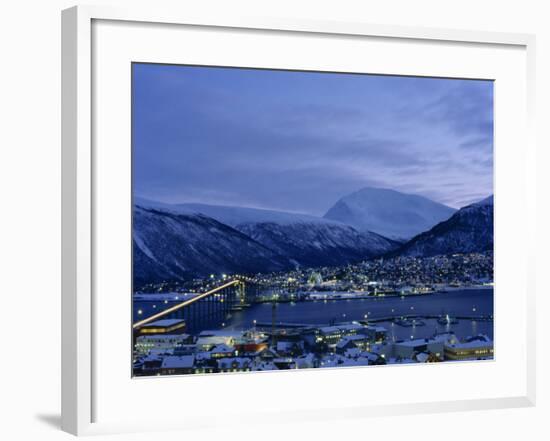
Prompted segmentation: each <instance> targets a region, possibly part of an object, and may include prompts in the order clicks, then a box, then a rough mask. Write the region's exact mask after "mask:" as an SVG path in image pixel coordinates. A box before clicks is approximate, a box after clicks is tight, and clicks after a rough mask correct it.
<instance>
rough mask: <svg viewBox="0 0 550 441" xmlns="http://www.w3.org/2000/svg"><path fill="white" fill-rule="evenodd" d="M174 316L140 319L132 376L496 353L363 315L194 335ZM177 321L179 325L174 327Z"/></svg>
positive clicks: (483, 345)
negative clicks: (400, 336) (400, 335)
mask: <svg viewBox="0 0 550 441" xmlns="http://www.w3.org/2000/svg"><path fill="white" fill-rule="evenodd" d="M177 322H178V320H163V321H159V322H154V323H151V324H150V325H148V326H144V327H143V328H142V330H141V334H140V335H138V336H137V337H136V340H135V341H136V342H135V347H134V375H136V376H149V375H177V374H202V373H219V372H245V371H272V370H285V369H307V368H331V367H352V366H372V365H386V364H408V363H436V362H441V361H461V360H487V359H491V358H493V342H492V340H490V339H489V337H487V336H486V335H477V336H472V337H468V338H464V339H459V338H457V336H456V335H455V334H454V333H452V332H443V333H439V334H434V335H433V336H432V337H430V338H422V339H410V340H398V341H392V340H391V339H389V338H388V332H387V329H386V328H385V327H383V326H379V325H374V324H369V323H368V322H366V321H363V322H347V323H338V324H335V325H332V326H322V327H316V326H306V325H304V326H297V325H289V326H283V327H277V328H276V329H273V328H270V327H269V326H268V325H262V324H258V325H255V326H254V327H253V328H252V329H248V330H245V331H234V330H223V329H222V330H205V331H202V332H200V333H199V334H198V335H196V336H193V335H189V334H186V333H171V332H166V331H167V329H169V328H170V327H172V328H173V327H175V326H176V325H177ZM176 327H177V326H176Z"/></svg>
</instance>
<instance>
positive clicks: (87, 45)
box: [62, 6, 535, 435]
mask: <svg viewBox="0 0 550 441" xmlns="http://www.w3.org/2000/svg"><path fill="white" fill-rule="evenodd" d="M98 22H104V23H108V24H113V23H117V24H120V25H123V26H125V25H132V24H137V25H139V26H141V25H144V26H145V25H154V27H155V28H156V29H157V31H158V30H159V29H162V28H163V27H171V28H173V27H174V26H176V27H177V26H182V27H185V26H187V27H193V28H200V29H206V30H207V31H209V32H216V31H217V30H238V31H239V32H247V31H252V30H253V31H254V32H281V33H284V36H285V39H291V40H292V38H294V37H298V36H303V35H311V36H332V37H350V36H353V37H354V38H356V39H361V38H365V39H369V38H370V39H379V40H380V39H381V40H383V41H393V40H400V41H402V42H407V44H410V46H411V50H412V51H414V50H416V49H415V47H416V46H415V45H422V44H425V43H430V44H452V45H467V46H468V47H472V48H473V47H478V48H479V47H484V48H488V49H490V50H495V51H499V50H504V49H507V48H508V49H511V50H512V51H516V52H518V53H519V52H521V54H522V55H521V56H518V57H517V59H518V60H523V61H522V65H521V66H516V67H517V70H518V75H519V76H518V77H517V78H521V79H522V81H523V80H524V82H525V84H523V83H522V84H523V86H525V90H524V91H522V92H521V93H519V94H518V95H517V96H518V97H519V98H518V99H519V100H520V101H521V102H520V103H518V104H520V105H519V106H518V109H515V110H514V112H516V113H515V114H514V115H510V117H512V116H517V114H520V116H521V118H522V121H523V120H524V122H525V124H523V123H520V124H519V125H520V126H521V128H519V129H517V130H518V131H517V132H514V133H513V137H514V139H521V140H522V147H521V149H518V151H517V152H515V154H516V155H519V156H516V157H515V159H516V160H517V159H518V158H519V159H520V160H521V164H522V165H523V167H521V169H520V170H515V173H516V176H519V180H520V181H521V185H519V186H518V189H517V191H515V193H512V192H511V190H510V189H509V188H508V187H506V186H505V185H504V184H502V186H501V187H499V186H498V185H497V195H496V199H497V202H496V204H497V207H498V206H499V204H501V205H500V207H502V209H500V208H496V210H497V213H498V210H501V211H500V213H501V214H500V218H499V215H498V214H497V219H502V221H500V220H499V223H502V225H504V222H505V221H504V219H505V218H507V217H509V216H508V214H509V213H512V211H511V209H510V206H511V205H512V204H513V203H514V202H515V201H518V200H523V203H524V205H522V207H523V210H524V211H523V214H524V215H523V219H522V220H518V222H521V223H518V222H516V223H515V224H511V225H510V226H509V228H516V229H519V228H527V231H528V234H526V235H525V238H526V239H525V240H526V242H525V244H522V245H521V246H522V248H521V249H517V250H518V251H521V255H522V257H520V258H521V259H525V274H524V275H523V276H520V277H518V283H520V286H521V290H520V292H519V293H518V294H517V295H518V296H521V298H520V300H521V302H523V303H522V304H524V306H525V307H524V308H522V309H520V310H519V313H518V314H521V320H522V323H525V332H522V333H521V342H522V344H524V347H523V348H522V355H521V363H522V365H523V364H524V365H525V366H524V369H521V370H518V372H519V374H518V376H520V377H521V378H519V379H518V383H517V384H518V389H517V390H521V392H518V393H515V392H514V393H507V392H504V393H503V394H496V393H492V394H491V393H487V394H483V393H480V394H479V397H477V398H465V399H453V398H452V397H450V398H449V399H448V400H447V399H438V400H428V401H422V400H418V402H411V401H410V400H404V401H399V400H397V399H396V400H395V402H393V401H391V400H390V401H386V402H384V403H383V404H382V402H381V401H379V402H373V403H372V404H369V401H368V400H366V401H365V400H363V401H360V402H359V401H358V402H357V403H352V404H351V405H350V406H349V407H345V406H342V405H341V404H336V405H329V406H326V407H325V408H323V409H310V410H309V408H308V407H307V405H306V406H305V407H302V408H299V409H295V410H293V411H289V412H286V413H284V412H283V413H281V415H282V416H283V417H284V418H286V419H288V420H289V421H292V420H294V421H295V420H298V419H311V420H315V419H327V418H331V417H342V416H349V417H354V418H359V417H363V416H368V415H371V416H372V415H399V414H410V413H419V412H441V411H457V410H466V409H489V408H503V407H521V406H532V405H534V403H535V306H534V302H535V286H534V274H533V271H534V269H533V268H534V266H535V265H534V255H535V253H534V251H533V249H534V218H535V214H534V211H535V199H534V194H535V192H534V187H535V177H534V171H535V146H534V140H533V132H534V130H533V127H532V124H533V107H534V106H533V97H534V78H533V75H534V67H533V66H534V51H535V39H534V37H533V36H531V35H526V34H506V33H493V32H477V31H460V30H450V29H424V28H417V27H397V26H385V25H373V24H363V23H339V22H317V21H303V20H290V19H273V18H243V17H215V16H193V15H192V14H189V12H188V11H187V10H185V9H183V8H182V9H179V10H178V9H176V10H173V11H168V12H158V11H154V10H146V9H132V10H120V9H114V8H109V7H94V6H90V7H88V6H86V7H83V6H78V7H73V8H70V9H67V10H65V11H63V13H62V57H63V61H62V75H63V84H62V121H63V124H62V171H63V180H62V243H63V245H62V250H63V254H62V271H63V273H62V348H63V354H62V428H63V430H65V431H67V432H70V433H73V434H78V435H88V434H97V433H112V432H125V431H136V430H160V429H167V428H177V429H185V428H186V427H194V428H195V427H202V426H205V427H209V426H214V425H216V424H224V423H225V422H226V421H225V420H224V419H223V418H219V419H216V421H210V420H209V418H207V415H206V414H205V415H200V414H197V415H194V416H193V422H192V423H191V421H190V420H186V419H185V418H174V417H173V416H168V417H167V419H162V418H161V416H160V415H157V417H158V418H153V419H151V420H150V421H148V420H140V421H139V422H133V421H132V419H131V418H128V415H126V416H125V415H123V414H122V413H123V409H122V408H121V409H120V412H121V415H120V419H118V418H117V417H116V415H111V414H110V417H109V418H98V412H101V409H99V408H98V406H100V404H98V403H100V402H101V399H98V396H97V391H98V388H99V385H100V384H103V383H102V382H103V379H102V378H98V375H99V374H98V372H99V371H101V370H100V369H96V368H97V366H98V365H97V364H96V359H97V358H98V356H99V355H100V353H99V351H101V350H103V349H101V348H100V347H98V345H97V342H96V332H97V329H95V327H97V319H98V317H97V316H98V314H101V312H100V310H101V309H100V308H99V307H98V304H97V302H95V301H94V292H95V289H96V283H97V278H96V276H97V273H96V271H97V264H96V263H97V260H96V259H97V252H98V248H97V245H96V240H98V237H99V234H103V233H101V232H100V233H98V226H97V222H98V217H97V216H96V211H97V208H98V206H99V204H102V203H103V200H102V199H101V197H102V196H101V195H102V194H104V193H102V192H101V191H96V187H95V185H96V184H97V182H96V181H97V179H98V178H97V177H98V174H101V173H102V170H99V169H98V167H101V164H104V162H102V161H104V160H105V159H102V160H100V161H99V160H98V159H97V158H96V157H95V156H94V154H93V151H94V143H93V139H94V137H97V136H98V135H97V133H95V132H94V131H95V130H97V129H98V127H97V126H96V119H98V113H97V112H98V109H97V106H96V107H94V106H95V105H96V104H97V101H96V100H97V99H98V98H97V96H95V86H94V85H95V82H96V81H97V78H96V77H95V76H96V75H98V71H97V69H96V66H94V59H95V58H94V57H97V56H98V53H97V51H98V50H101V49H100V48H102V47H104V45H103V46H102V44H104V43H102V42H101V39H102V38H104V37H101V36H99V37H98V34H97V33H95V31H94V24H95V23H98ZM117 32H119V31H117ZM109 35H110V34H108V33H107V37H108V36H109ZM273 35H275V34H273ZM159 38H162V37H159ZM275 38H277V37H276V36H275ZM98 40H99V42H98ZM197 44H198V45H200V44H201V43H200V41H197ZM342 44H345V43H342ZM150 49H151V50H155V48H154V47H152V48H150ZM466 50H467V49H466ZM113 54H115V55H116V53H113ZM111 56H113V55H112V54H111ZM131 57H132V56H131V55H130V59H131ZM162 57H165V55H159V59H164V58H162ZM136 61H148V60H144V59H140V60H136ZM434 72H435V70H434ZM442 72H443V71H442ZM380 73H387V72H380ZM405 73H406V74H411V73H412V74H414V72H411V71H408V72H403V74H405ZM457 76H461V73H460V72H457ZM516 80H517V79H516ZM516 80H514V81H516ZM517 83H518V87H523V86H522V85H521V84H519V83H520V81H519V80H517ZM510 84H512V83H510ZM497 100H498V96H497ZM516 103H517V101H516ZM523 106H524V107H523ZM497 110H498V109H497ZM501 117H502V120H503V121H504V118H506V117H508V116H506V115H503V114H502V113H501V114H500V115H499V113H498V111H497V112H496V116H495V118H496V124H499V118H501ZM501 141H502V143H503V145H504V143H505V142H506V140H501V139H499V137H498V132H497V137H496V144H497V147H496V150H497V155H496V157H497V160H496V161H497V167H499V166H500V165H499V161H500V159H498V158H499V156H500V155H499V153H498V149H499V147H498V144H499V142H501ZM501 157H503V158H504V156H501ZM510 159H511V160H513V159H514V158H513V157H511V158H510ZM510 163H512V162H510ZM510 163H508V162H506V161H505V158H504V159H503V161H502V163H501V164H503V165H502V166H501V170H503V171H502V172H501V174H500V176H501V181H500V182H501V183H502V182H505V179H504V178H505V175H506V173H510V174H512V173H514V170H508V171H506V167H507V166H508V165H509V164H510ZM497 183H498V181H497ZM501 188H502V192H501V193H499V191H500V189H501ZM508 190H510V191H508ZM112 197H113V198H115V197H116V192H114V194H113V196H112ZM499 198H500V199H499ZM508 198H509V199H510V201H507V199H508ZM113 202H115V203H116V201H113ZM124 203H126V202H124ZM508 204H509V205H508ZM508 210H510V211H508ZM99 220H100V219H99ZM507 231H509V230H507ZM516 232H517V231H516ZM496 235H497V237H500V238H503V237H504V235H502V234H501V235H500V236H499V234H498V226H497V230H496ZM513 235H514V234H513V232H512V234H511V236H513ZM502 240H504V239H502ZM507 240H508V239H507ZM128 244H129V242H128ZM128 246H129V245H128ZM499 250H500V251H499ZM502 250H504V247H502V248H499V245H498V242H497V246H496V251H495V253H496V258H495V260H496V261H498V260H499V259H500V256H499V252H500V253H501V255H504V253H505V252H506V251H502ZM504 260H506V259H504V258H503V259H502V261H504ZM523 262H524V261H523V260H522V267H523ZM503 268H504V267H503ZM504 272H505V271H504V270H502V271H501V272H500V273H501V274H504ZM522 274H523V273H522ZM503 277H504V275H503ZM497 289H499V288H498V278H497ZM497 309H498V307H497ZM499 312H500V311H499ZM128 315H129V312H128ZM496 320H497V321H498V320H500V317H499V316H498V314H497V316H496ZM502 320H504V319H502ZM128 329H129V328H128ZM121 338H122V340H124V339H125V338H126V336H121ZM497 344H498V342H497ZM498 357H499V355H498V351H497V361H496V363H498V362H499V361H498ZM503 360H504V358H503ZM503 363H504V362H503ZM478 366H479V365H478ZM123 369H127V371H128V378H129V379H130V374H129V368H128V367H123ZM428 369H430V368H429V367H428ZM449 369H454V368H452V367H450V368H449ZM472 369H478V368H476V367H473V368H472ZM472 369H470V370H469V371H468V372H473V370H472ZM514 369H515V368H514ZM339 372H340V373H339ZM349 372H351V370H346V375H347V376H349V380H348V381H354V380H353V379H352V374H349ZM365 372H367V371H365ZM463 372H466V371H463ZM291 374H294V373H291ZM311 374H312V373H311V372H309V373H308V372H304V373H300V375H302V377H301V380H302V381H306V382H308V384H310V386H311V387H315V382H318V383H319V382H321V381H322V379H321V374H317V373H315V374H314V375H311ZM326 374H328V375H329V376H331V378H332V379H333V380H334V379H335V378H336V377H335V376H336V375H343V374H342V373H341V371H340V370H335V371H331V372H328V373H326ZM326 374H323V375H326ZM251 375H258V377H262V378H267V377H266V376H267V375H271V374H269V373H265V374H251ZM277 375H279V374H277ZM403 375H407V374H405V373H404V374H403ZM306 376H307V377H306ZM353 376H354V378H356V375H355V374H353ZM216 378H220V377H218V376H216ZM226 378H229V377H226ZM232 378H233V379H234V380H232V381H237V379H238V381H243V383H244V382H247V381H248V382H249V383H250V381H249V380H246V379H245V380H242V378H245V376H242V375H241V376H232ZM247 378H252V377H250V376H248V377H247ZM327 378H328V377H327ZM230 379H231V378H230ZM134 381H135V380H134ZM138 381H139V380H138ZM153 381H166V379H156V380H153ZM168 381H170V380H168ZM174 381H180V380H174ZM199 381H200V382H201V383H200V384H201V385H202V387H206V382H207V381H208V379H207V377H200V380H199ZM212 381H214V382H216V384H217V385H218V386H220V387H225V386H223V385H222V383H223V380H217V379H216V380H212ZM262 381H263V380H262ZM461 381H463V380H461ZM105 384H107V383H105ZM109 384H112V383H109ZM142 384H143V382H142ZM149 384H152V383H149ZM244 387H249V388H250V387H253V386H251V385H250V384H249V385H248V386H244ZM100 395H101V394H100ZM275 403H276V401H275ZM260 410H261V412H260V413H259V414H258V416H257V421H258V422H262V421H265V422H267V421H269V419H270V418H271V417H272V416H273V414H274V413H275V412H277V410H274V409H273V408H271V409H270V408H268V407H266V408H265V409H260ZM161 420H162V423H161V422H160V421H161ZM231 421H232V423H233V424H237V425H238V424H242V423H243V421H244V419H243V420H241V419H238V418H234V417H233V418H232V420H231Z"/></svg>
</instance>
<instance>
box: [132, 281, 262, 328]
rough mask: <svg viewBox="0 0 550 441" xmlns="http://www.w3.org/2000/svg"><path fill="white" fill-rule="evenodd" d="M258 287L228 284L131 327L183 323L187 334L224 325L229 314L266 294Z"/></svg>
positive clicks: (248, 284)
mask: <svg viewBox="0 0 550 441" xmlns="http://www.w3.org/2000/svg"><path fill="white" fill-rule="evenodd" d="M265 289H266V288H265V287H262V286H261V285H260V284H258V283H256V282H254V283H252V282H245V281H244V280H241V279H234V280H230V281H228V282H226V283H224V284H223V285H220V286H218V287H216V288H213V289H211V290H209V291H207V292H204V293H201V294H197V295H196V296H194V297H192V298H190V299H187V300H185V301H182V302H180V303H178V304H176V305H173V306H171V307H168V308H166V309H164V310H162V311H160V312H158V313H156V314H153V315H151V316H149V317H147V318H145V319H143V320H140V321H137V322H135V323H134V324H133V325H132V328H133V329H134V331H139V329H140V328H141V327H143V326H144V325H147V324H150V323H152V322H155V321H157V320H163V319H183V320H185V323H186V327H187V329H188V330H196V328H200V325H201V324H207V323H209V322H212V321H215V320H218V321H223V319H224V318H225V317H227V315H228V314H229V313H230V312H231V311H239V310H242V309H243V308H246V307H249V306H250V305H251V304H253V303H255V302H256V301H257V299H258V297H259V295H260V294H261V293H262V292H263V291H264V290H265Z"/></svg>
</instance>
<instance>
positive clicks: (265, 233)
mask: <svg viewBox="0 0 550 441" xmlns="http://www.w3.org/2000/svg"><path fill="white" fill-rule="evenodd" d="M235 228H236V229H238V230H239V231H241V232H243V233H245V234H246V235H248V236H250V237H251V238H252V239H254V240H256V241H257V242H259V243H261V244H262V245H265V246H266V247H268V248H269V249H271V250H274V251H276V252H277V253H279V254H281V255H283V256H287V257H288V258H289V259H290V260H292V262H294V263H296V265H297V266H301V267H316V266H331V265H344V264H346V263H350V262H357V261H359V260H363V259H366V258H370V257H374V256H378V255H381V254H384V253H386V252H388V251H391V250H394V249H396V248H397V247H398V246H399V243H398V242H395V241H392V240H390V239H387V238H385V237H382V236H380V235H378V234H376V233H371V232H370V231H365V232H359V231H357V230H356V229H355V228H353V227H351V226H349V225H343V224H339V223H335V222H313V223H307V222H295V223H277V222H250V223H243V224H239V225H237V226H236V227H235Z"/></svg>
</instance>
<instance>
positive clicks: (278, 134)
mask: <svg viewBox="0 0 550 441" xmlns="http://www.w3.org/2000/svg"><path fill="white" fill-rule="evenodd" d="M138 67H139V68H138V69H137V71H135V72H134V89H133V96H134V119H133V155H134V189H135V191H136V192H138V193H140V194H143V195H146V196H148V197H150V198H156V199H161V200H166V201H178V202H184V201H194V202H204V203H216V204H223V203H225V204H237V205H247V206H258V207H263V208H276V209H288V210H292V211H302V212H308V213H312V214H322V213H323V212H324V211H325V210H326V209H328V208H329V207H330V206H331V205H332V204H333V203H334V202H335V201H336V200H337V199H338V198H339V197H341V196H343V195H345V194H346V193H349V192H352V191H355V190H357V189H358V188H361V187H365V186H382V187H389V188H394V189H396V190H401V191H406V192H409V193H419V194H423V195H425V196H428V197H432V198H434V199H435V200H438V201H441V202H444V203H448V204H450V205H454V206H458V204H461V203H462V202H463V201H464V200H466V199H468V198H470V197H471V196H472V195H477V194H483V195H485V194H489V193H491V192H492V84H490V83H488V82H472V81H460V80H440V79H418V78H405V77H376V76H364V75H351V76H346V75H337V74H311V73H307V74H305V73H295V72H294V73H293V72H284V73H282V72H276V71H255V70H247V69H242V70H241V69H206V68H189V67H179V66H157V65H147V66H145V67H144V66H141V65H138Z"/></svg>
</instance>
